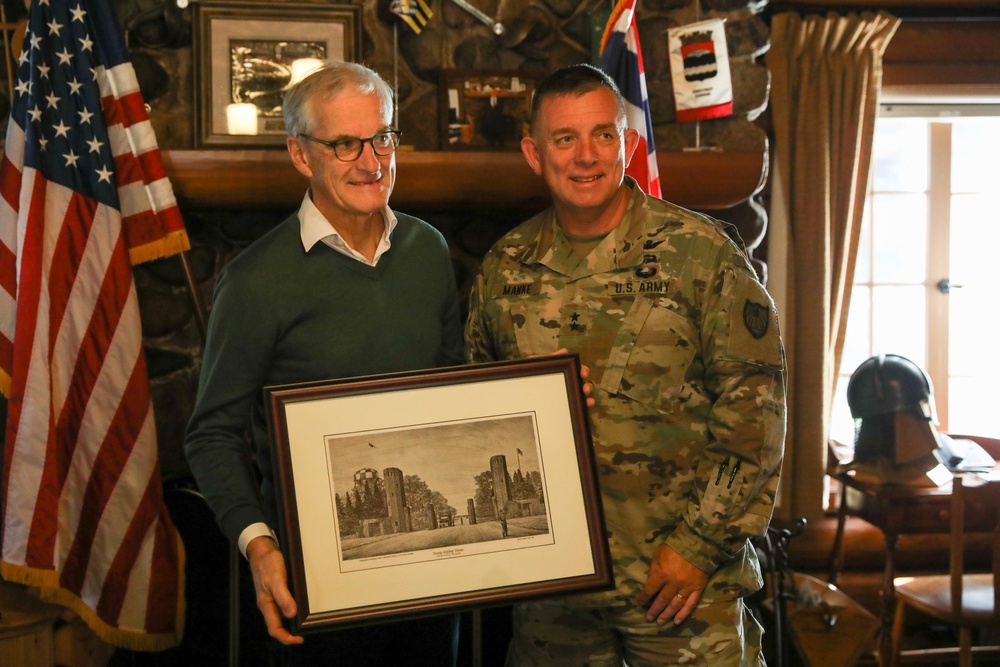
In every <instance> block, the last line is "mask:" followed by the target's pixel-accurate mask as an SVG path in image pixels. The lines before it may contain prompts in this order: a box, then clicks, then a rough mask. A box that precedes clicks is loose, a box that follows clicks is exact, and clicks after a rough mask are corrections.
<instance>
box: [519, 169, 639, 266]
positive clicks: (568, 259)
mask: <svg viewBox="0 0 1000 667" xmlns="http://www.w3.org/2000/svg"><path fill="white" fill-rule="evenodd" d="M625 186H626V187H628V188H629V189H630V192H631V194H630V195H629V201H628V205H627V206H626V207H625V214H624V216H623V217H622V221H621V222H620V223H619V224H618V226H617V227H615V228H614V229H612V230H611V231H610V232H609V233H608V235H607V236H606V237H605V238H604V240H603V241H601V242H600V243H599V244H597V246H596V247H595V248H594V249H593V250H592V251H591V252H590V254H589V255H587V257H584V258H580V257H577V256H576V254H575V253H574V252H573V249H572V247H570V244H569V240H568V239H567V238H566V235H565V233H563V231H562V229H561V228H560V227H559V224H558V223H557V222H556V214H555V210H554V209H552V208H549V209H548V210H547V211H545V212H544V213H542V216H543V220H542V223H541V227H540V229H539V233H538V238H537V242H536V243H534V244H532V245H530V246H529V247H528V249H527V251H526V252H525V254H524V256H523V258H522V261H524V262H525V263H527V264H535V263H538V264H543V265H545V266H547V267H548V268H550V269H552V270H553V271H557V272H559V273H562V274H565V275H568V276H570V277H571V278H582V277H584V276H588V275H593V274H595V273H604V272H607V271H613V270H615V269H620V268H623V267H631V266H637V265H639V264H641V263H642V237H643V233H644V232H645V229H646V211H647V210H648V203H647V201H646V195H645V193H643V191H642V189H641V188H640V187H639V186H638V184H637V183H636V182H635V179H633V178H632V177H631V176H625Z"/></svg>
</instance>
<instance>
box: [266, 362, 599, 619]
mask: <svg viewBox="0 0 1000 667" xmlns="http://www.w3.org/2000/svg"><path fill="white" fill-rule="evenodd" d="M579 372H580V365H579V359H578V358H577V357H576V356H575V355H562V356H551V357H538V358H532V359H527V360H520V361H513V362H497V363H492V364H479V365H473V366H458V367H452V368H443V369H435V370H431V371H419V372H410V373H394V374H390V375H381V376H371V377H366V378H359V379H350V380H336V381H332V382H318V383H307V384H298V385H285V386H277V387H267V388H265V390H264V394H265V399H264V400H265V410H266V413H267V417H268V424H269V428H270V433H271V445H272V455H273V462H274V469H275V485H276V490H277V494H278V501H279V503H278V504H279V507H278V510H279V520H280V521H279V524H280V526H279V527H280V533H281V535H280V539H281V547H282V550H283V551H284V554H285V561H286V563H287V565H288V581H289V585H290V586H291V589H292V593H293V595H294V596H295V600H296V602H297V604H298V613H297V615H296V617H295V618H294V619H292V626H293V627H294V628H295V630H296V631H300V632H301V631H310V630H319V629H330V627H331V626H337V627H342V626H344V625H352V624H360V623H366V622H377V621H381V620H387V619H389V618H390V617H391V618H399V617H401V616H411V615H425V614H433V613H441V612H447V611H453V610H458V609H463V608H474V607H477V606H485V605H495V604H504V603H507V602H511V601H514V600H518V599H526V598H530V597H538V596H545V595H557V594H563V593H572V592H582V591H589V590H600V589H607V588H611V587H613V586H614V579H613V575H612V570H611V563H610V558H609V556H608V550H607V542H606V540H605V530H604V518H603V514H602V512H601V504H600V492H599V490H598V485H597V478H596V468H595V465H594V461H593V457H592V444H591V440H590V432H589V428H588V422H587V419H586V408H585V398H584V396H583V392H582V389H581V381H580V377H579Z"/></svg>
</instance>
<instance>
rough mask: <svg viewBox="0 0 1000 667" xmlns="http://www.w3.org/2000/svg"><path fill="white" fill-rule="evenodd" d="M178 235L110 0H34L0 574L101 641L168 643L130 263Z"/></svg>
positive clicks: (5, 378) (3, 302)
mask: <svg viewBox="0 0 1000 667" xmlns="http://www.w3.org/2000/svg"><path fill="white" fill-rule="evenodd" d="M188 247H189V244H188V238H187V233H186V231H185V230H184V225H183V222H182V221H181V217H180V214H179V212H178V210H177V204H176V201H175V199H174V195H173V189H172V188H171V186H170V182H169V181H168V180H167V178H166V175H165V172H164V168H163V163H162V159H161V156H160V152H159V149H158V147H157V145H156V138H155V136H154V135H153V131H152V128H151V127H150V124H149V119H148V118H147V116H146V111H145V107H144V102H143V99H142V95H141V94H140V92H139V86H138V82H137V81H136V77H135V72H134V70H133V69H132V65H131V63H130V62H129V61H128V55H127V52H126V49H125V45H124V42H123V39H122V34H121V29H120V28H119V27H118V21H117V19H116V18H115V15H114V13H113V11H112V8H111V5H110V2H109V0H33V2H32V4H31V7H30V9H29V14H28V24H27V30H26V33H25V36H24V42H23V50H22V51H21V53H20V56H19V58H18V61H17V81H16V86H15V92H14V99H13V104H12V109H11V116H10V122H9V123H8V126H7V139H6V145H5V150H4V155H3V161H2V164H0V389H2V391H3V393H4V394H5V395H6V396H7V398H8V414H7V423H6V432H5V438H4V458H3V478H2V489H3V496H2V504H0V513H2V523H0V531H2V532H0V541H2V552H0V574H2V576H3V578H4V579H7V580H10V581H14V582H19V583H24V584H29V585H32V586H36V587H38V588H39V589H40V590H41V593H42V596H43V598H45V599H47V600H49V601H52V602H56V603H58V604H61V605H64V606H66V607H69V608H71V609H73V610H74V611H75V612H77V613H78V614H79V615H80V616H81V617H82V618H83V619H84V620H85V621H86V622H87V623H88V625H90V627H91V628H92V629H93V630H94V631H95V632H96V633H97V634H98V635H99V636H101V637H102V638H103V639H105V640H106V641H108V642H110V643H112V644H114V645H117V646H121V647H124V648H130V649H139V650H158V649H165V648H169V647H171V646H175V645H176V644H177V643H178V642H179V641H180V636H181V633H182V630H183V622H184V621H183V619H184V596H183V581H184V576H183V560H184V550H183V545H182V544H181V541H180V537H179V535H178V534H177V531H176V530H175V528H174V526H173V524H172V522H171V520H170V516H169V515H168V513H167V510H166V507H165V505H164V503H163V496H162V481H161V478H160V469H159V463H158V459H157V447H156V429H155V425H154V421H153V410H152V404H151V401H150V393H149V381H148V378H147V375H146V361H145V356H144V354H143V349H142V331H141V327H140V322H139V309H138V303H137V300H136V291H135V286H134V284H133V280H132V268H131V266H132V263H137V262H141V261H147V260H150V259H154V258H157V257H163V256H167V255H170V254H174V253H176V252H180V251H182V250H185V249H187V248H188Z"/></svg>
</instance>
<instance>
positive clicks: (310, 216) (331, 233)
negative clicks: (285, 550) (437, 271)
mask: <svg viewBox="0 0 1000 667" xmlns="http://www.w3.org/2000/svg"><path fill="white" fill-rule="evenodd" d="M310 195H311V192H310V191H307V192H306V196H305V197H303V198H302V205H301V206H299V225H300V227H299V231H300V234H301V235H302V246H303V247H304V248H305V249H306V252H309V250H310V249H311V248H312V247H313V246H314V245H316V243H318V242H319V241H322V242H323V243H325V244H326V245H328V246H330V247H331V248H333V249H334V250H336V251H337V252H339V253H341V254H342V255H347V256H348V257H352V258H354V259H356V260H358V261H359V262H361V263H363V264H367V265H368V266H375V265H376V264H378V260H379V257H381V256H382V255H384V254H385V253H386V251H387V250H389V248H390V247H391V245H392V243H391V242H390V241H389V237H390V236H391V235H392V230H393V229H395V228H396V216H395V215H394V214H393V212H392V211H391V210H390V209H389V207H388V206H386V207H385V208H383V209H382V219H383V220H384V221H385V228H384V229H383V230H382V238H381V239H379V242H378V247H377V248H376V249H375V256H374V257H373V258H372V261H370V262H369V261H368V258H367V257H365V256H364V255H362V254H361V253H360V252H358V251H357V250H355V249H354V248H352V247H351V246H349V245H347V242H346V241H344V237H343V236H341V235H340V232H338V231H337V230H336V229H334V227H333V225H332V224H330V221H329V220H327V219H326V216H325V215H323V214H322V213H321V212H320V210H319V209H318V208H316V204H314V203H313V200H312V197H311V196H310Z"/></svg>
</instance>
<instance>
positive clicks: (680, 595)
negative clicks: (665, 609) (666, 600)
mask: <svg viewBox="0 0 1000 667" xmlns="http://www.w3.org/2000/svg"><path fill="white" fill-rule="evenodd" d="M674 597H675V598H682V597H684V594H683V593H678V594H677V595H675V596H674Z"/></svg>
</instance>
